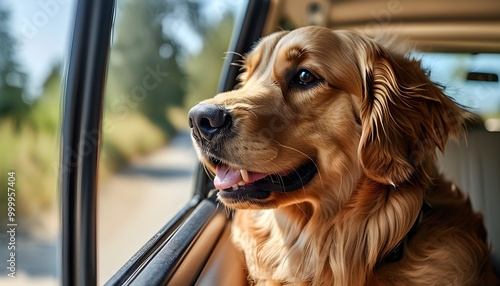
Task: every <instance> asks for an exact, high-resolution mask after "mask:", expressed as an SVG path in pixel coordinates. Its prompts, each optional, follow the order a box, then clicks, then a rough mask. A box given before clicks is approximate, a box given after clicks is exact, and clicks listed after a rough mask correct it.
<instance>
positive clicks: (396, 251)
mask: <svg viewBox="0 0 500 286" xmlns="http://www.w3.org/2000/svg"><path fill="white" fill-rule="evenodd" d="M430 209H431V206H430V205H429V204H428V203H426V202H425V201H424V202H423V203H422V207H421V208H420V212H419V213H418V216H417V219H416V220H415V222H414V223H413V226H412V227H411V228H410V231H408V233H407V234H406V235H405V237H404V238H403V239H402V240H401V241H400V242H399V243H398V244H397V245H396V247H394V248H393V249H392V250H391V251H389V253H387V255H386V256H385V257H384V258H382V259H381V260H380V262H383V263H393V262H397V261H399V260H401V259H402V258H403V253H404V250H405V244H406V242H407V241H408V239H409V238H410V236H412V235H413V234H414V233H415V232H417V229H418V227H419V226H420V224H421V223H422V218H423V216H424V212H426V211H428V210H430Z"/></svg>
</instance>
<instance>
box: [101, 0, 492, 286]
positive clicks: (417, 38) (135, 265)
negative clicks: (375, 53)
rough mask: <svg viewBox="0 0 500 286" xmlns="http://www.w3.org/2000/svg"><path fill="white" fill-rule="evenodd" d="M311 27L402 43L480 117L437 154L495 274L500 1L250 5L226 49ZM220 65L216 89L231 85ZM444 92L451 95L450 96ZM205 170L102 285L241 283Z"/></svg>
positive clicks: (274, 0) (226, 221)
mask: <svg viewBox="0 0 500 286" xmlns="http://www.w3.org/2000/svg"><path fill="white" fill-rule="evenodd" d="M307 25H320V26H325V27H329V28H331V29H343V30H345V29H347V30H354V31H358V32H360V33H363V34H366V35H368V36H372V37H376V36H379V35H380V34H382V35H384V36H397V38H396V39H397V40H398V41H408V42H409V43H410V44H411V45H412V46H413V47H415V52H414V53H412V56H414V57H417V58H419V59H421V60H422V64H423V65H424V66H425V68H426V69H428V71H429V73H430V77H431V79H432V80H433V81H436V82H438V83H440V84H442V85H444V86H446V89H445V91H446V92H447V93H448V95H449V96H451V97H453V98H454V99H455V100H456V101H457V102H458V103H459V104H462V105H464V106H467V107H469V108H470V109H471V111H474V112H476V113H477V114H478V115H479V117H480V120H478V121H475V122H474V123H471V124H470V125H469V126H467V128H466V136H465V138H462V139H460V140H458V142H450V143H449V144H448V146H447V148H446V151H445V153H444V155H442V154H440V153H439V154H438V161H439V164H440V168H441V170H442V172H443V173H444V174H445V175H446V176H447V177H448V178H449V179H451V180H453V181H454V182H456V184H457V185H458V186H459V188H460V189H461V190H462V191H463V192H466V193H467V194H468V195H469V197H470V200H471V202H472V205H473V207H474V208H475V210H476V211H477V212H480V213H482V215H483V219H484V222H485V225H486V227H487V231H488V235H489V239H490V243H491V248H492V252H493V262H494V267H495V272H496V273H497V275H498V274H500V227H499V225H500V221H499V220H500V207H499V204H500V176H499V170H500V83H499V81H498V75H499V74H500V2H499V1H497V0H478V1H467V0H459V1H456V0H439V1H434V0H422V1H411V0H375V1H372V0H370V1H369V0H353V1H347V0H330V1H328V0H305V1H304V0H269V1H249V3H248V6H247V8H246V12H245V13H244V17H242V18H241V19H240V22H239V23H237V24H236V27H235V31H234V32H233V39H232V44H231V46H230V48H229V50H230V51H234V52H236V53H235V54H237V53H241V54H244V53H246V52H247V51H248V50H249V49H250V48H251V47H252V45H253V43H254V42H255V41H256V40H258V39H259V38H260V37H262V36H265V35H268V34H270V33H273V32H275V31H279V30H282V29H285V30H290V29H294V28H298V27H302V26H307ZM235 60H238V58H237V56H236V55H233V54H232V55H230V56H228V58H227V59H226V63H225V68H224V69H223V72H222V74H221V80H220V84H219V90H220V91H225V90H230V89H232V88H233V87H234V86H235V85H236V83H237V82H236V76H237V74H238V68H237V67H234V66H231V62H232V61H235ZM448 91H449V92H448ZM213 189H214V188H213V185H212V183H211V181H210V179H209V178H208V177H207V175H206V174H205V173H204V170H203V168H202V167H200V168H199V170H198V179H197V183H196V186H195V196H194V198H193V200H192V202H191V203H190V204H189V205H188V206H186V207H185V208H184V209H183V211H181V212H180V213H179V214H178V215H177V216H176V217H175V218H174V219H173V220H172V221H170V222H168V223H167V224H166V225H165V227H164V228H162V229H161V230H159V231H158V233H157V234H156V235H155V236H154V237H153V238H152V239H151V240H150V241H149V242H148V243H147V244H146V245H145V246H144V247H143V248H142V249H141V250H139V251H138V252H137V254H136V255H134V257H132V258H131V259H130V260H129V261H128V262H127V263H126V264H125V265H124V266H123V267H122V268H121V269H120V270H119V271H118V272H117V273H116V274H115V275H114V276H113V277H112V278H111V279H110V280H109V281H108V282H107V283H106V285H124V284H125V285H129V284H130V285H160V284H161V285H165V284H170V285H194V284H195V285H244V284H245V283H246V274H245V271H244V266H243V259H242V257H241V256H240V254H239V253H238V252H237V251H236V250H235V249H234V248H233V246H232V245H231V243H230V241H229V236H230V228H231V219H230V216H228V213H227V211H226V212H224V211H223V210H222V209H220V208H219V207H218V204H217V202H216V199H215V198H214V196H215V194H214V191H213Z"/></svg>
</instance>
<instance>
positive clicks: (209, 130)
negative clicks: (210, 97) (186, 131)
mask: <svg viewBox="0 0 500 286" xmlns="http://www.w3.org/2000/svg"><path fill="white" fill-rule="evenodd" d="M188 117H189V127H191V128H192V129H193V132H194V135H196V136H198V137H199V138H203V139H205V140H212V138H213V137H214V135H215V134H217V133H219V132H220V131H221V130H222V129H224V128H226V127H227V126H228V125H229V122H230V120H231V119H230V116H229V113H228V111H227V109H225V108H223V107H220V106H217V105H213V104H198V105H196V106H195V107H193V108H191V110H190V111H189V114H188Z"/></svg>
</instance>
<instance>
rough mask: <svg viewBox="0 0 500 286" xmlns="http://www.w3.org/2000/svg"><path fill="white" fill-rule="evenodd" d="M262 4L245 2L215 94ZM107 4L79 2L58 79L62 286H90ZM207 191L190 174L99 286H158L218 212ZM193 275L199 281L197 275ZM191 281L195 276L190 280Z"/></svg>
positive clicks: (245, 47) (111, 10) (228, 85)
mask: <svg viewBox="0 0 500 286" xmlns="http://www.w3.org/2000/svg"><path fill="white" fill-rule="evenodd" d="M270 5H271V3H270V0H264V1H261V0H249V1H248V4H247V7H246V11H245V13H244V17H242V18H241V19H240V20H239V22H238V23H237V24H236V25H235V28H234V32H233V35H232V42H231V47H230V50H231V51H233V52H236V53H231V54H229V56H228V57H227V58H226V61H225V63H224V67H223V70H222V73H221V80H220V82H219V87H218V91H219V92H222V91H228V90H231V89H233V87H234V86H235V85H236V83H237V79H236V77H237V75H238V73H239V69H238V67H235V66H232V65H231V63H232V62H233V61H234V60H235V59H234V57H235V56H236V54H245V53H246V52H248V51H249V50H250V49H251V47H252V46H253V45H254V42H255V41H257V40H258V39H259V38H260V37H261V35H262V32H263V30H264V25H265V22H266V19H267V15H268V13H269V10H270ZM115 8H116V2H115V0H85V1H83V0H80V1H78V4H77V9H76V14H75V23H74V30H73V37H72V43H71V51H70V58H69V63H68V67H67V69H66V71H67V72H66V74H65V80H64V84H65V90H64V94H63V126H62V133H61V166H63V167H62V168H61V170H60V208H61V235H62V238H61V240H60V249H61V252H60V254H61V257H60V265H61V266H62V273H61V274H62V284H63V285H96V284H97V243H96V241H97V239H96V222H97V217H96V206H97V202H96V200H97V182H98V164H99V152H100V141H101V127H102V113H103V102H104V87H105V83H106V73H107V67H108V59H109V51H110V44H111V35H112V26H113V21H114V17H115ZM211 189H213V184H212V181H211V180H210V178H209V177H208V176H207V174H206V173H205V172H204V170H203V168H202V167H201V166H199V167H198V168H197V170H196V185H195V190H194V196H193V198H192V199H191V201H190V202H189V203H188V204H187V205H186V206H185V207H184V208H183V209H182V210H181V211H180V212H179V213H178V214H177V215H176V216H175V217H174V218H173V219H171V220H170V221H169V222H167V223H166V224H165V225H164V227H162V228H161V229H160V230H159V231H158V232H157V233H156V234H155V235H154V236H153V237H152V238H151V239H150V240H149V241H148V242H147V243H146V244H145V245H144V246H143V247H142V248H141V249H140V250H139V251H138V252H137V253H136V254H134V255H133V256H132V257H131V258H130V260H129V261H127V262H126V263H125V265H124V266H123V267H122V268H121V269H120V270H119V271H118V272H117V273H115V275H113V276H112V277H111V278H110V279H109V280H108V281H107V282H106V284H105V285H165V284H167V283H168V281H169V279H170V278H171V277H172V274H173V273H174V272H175V270H176V269H177V267H178V265H179V262H180V261H181V259H182V257H183V255H184V253H185V252H186V251H189V249H190V248H191V246H192V244H193V243H196V238H197V236H198V235H199V233H200V232H201V231H202V230H203V228H204V226H205V225H206V224H207V223H208V221H209V220H210V219H211V218H212V217H213V215H214V214H215V213H216V212H218V211H219V210H218V209H217V206H216V203H215V199H214V197H213V196H209V193H210V190H211ZM198 274H199V273H198ZM194 275H195V274H194Z"/></svg>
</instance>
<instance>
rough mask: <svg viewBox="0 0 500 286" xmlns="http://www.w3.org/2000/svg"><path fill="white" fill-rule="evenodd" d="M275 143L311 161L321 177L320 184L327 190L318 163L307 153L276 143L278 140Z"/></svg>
mask: <svg viewBox="0 0 500 286" xmlns="http://www.w3.org/2000/svg"><path fill="white" fill-rule="evenodd" d="M273 141H274V142H275V143H276V144H277V145H278V146H280V147H283V148H287V149H289V150H292V151H294V152H297V153H299V154H301V155H303V156H304V157H306V158H307V159H308V160H310V161H311V162H312V163H313V164H314V166H315V167H316V170H318V176H319V181H320V183H321V189H323V190H324V189H325V187H324V185H323V178H322V177H321V172H320V170H319V167H318V165H317V164H316V162H315V161H314V160H313V158H311V156H309V155H307V154H306V153H304V152H302V151H300V150H298V149H296V148H293V147H290V146H286V145H284V144H281V143H279V142H278V141H276V140H273Z"/></svg>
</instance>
